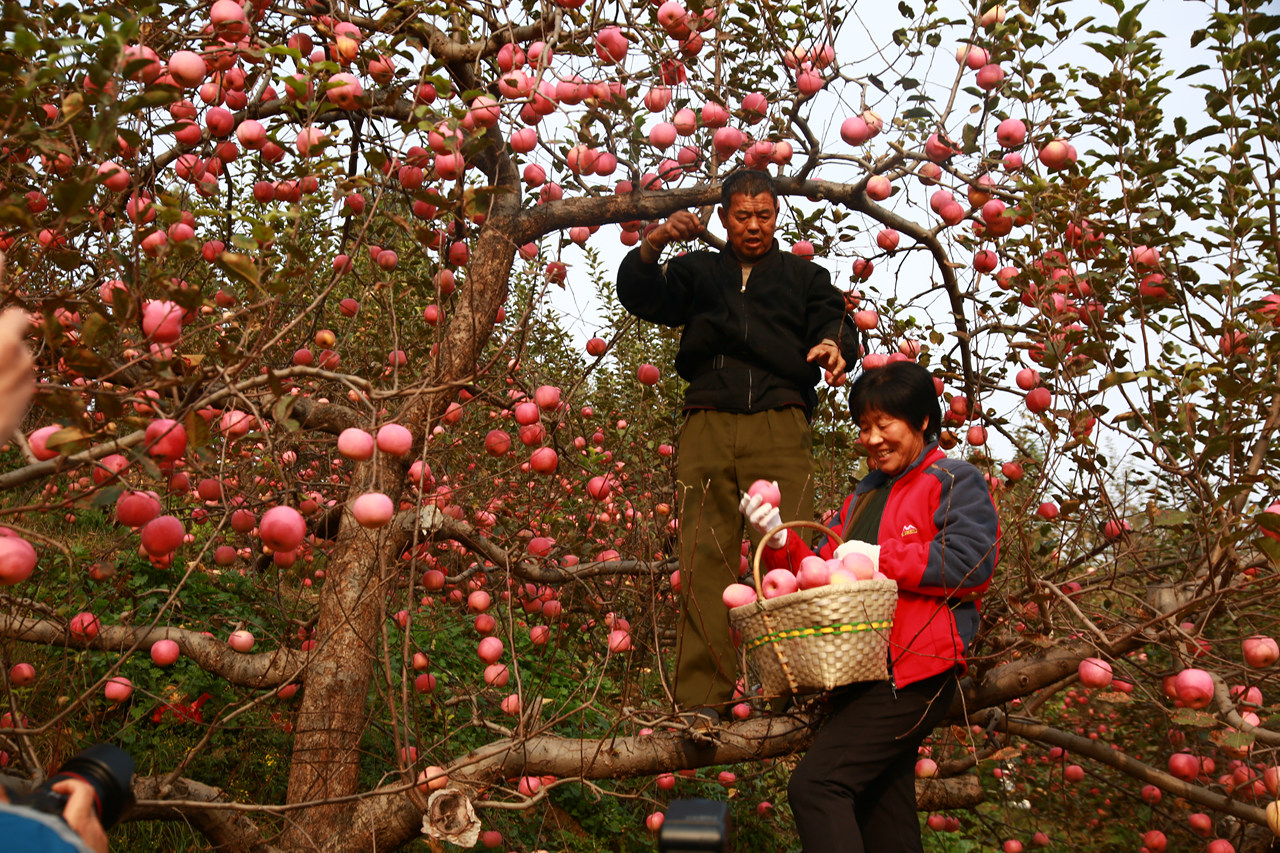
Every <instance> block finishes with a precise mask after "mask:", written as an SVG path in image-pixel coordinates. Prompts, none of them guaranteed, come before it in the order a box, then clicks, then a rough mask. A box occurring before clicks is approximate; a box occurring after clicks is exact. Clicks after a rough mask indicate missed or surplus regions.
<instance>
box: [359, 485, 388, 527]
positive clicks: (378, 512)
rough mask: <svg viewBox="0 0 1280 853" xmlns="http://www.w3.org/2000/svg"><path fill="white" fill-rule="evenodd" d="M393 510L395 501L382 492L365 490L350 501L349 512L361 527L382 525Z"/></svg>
mask: <svg viewBox="0 0 1280 853" xmlns="http://www.w3.org/2000/svg"><path fill="white" fill-rule="evenodd" d="M395 511H396V507H395V503H394V502H393V501H392V500H391V498H389V497H387V496H386V495H384V494H383V493H382V492H366V493H365V494H363V495H361V496H360V497H358V498H356V499H355V500H354V501H352V503H351V514H352V515H353V516H355V519H356V522H357V523H358V524H359V525H360V526H361V527H367V528H378V527H382V526H384V525H386V523H387V522H388V521H390V520H391V517H392V516H393V515H395Z"/></svg>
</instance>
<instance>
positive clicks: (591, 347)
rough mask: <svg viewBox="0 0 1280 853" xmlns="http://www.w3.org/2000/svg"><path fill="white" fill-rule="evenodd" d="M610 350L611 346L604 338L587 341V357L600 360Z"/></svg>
mask: <svg viewBox="0 0 1280 853" xmlns="http://www.w3.org/2000/svg"><path fill="white" fill-rule="evenodd" d="M608 349H609V344H608V343H607V342H606V341H605V339H604V338H592V339H591V340H589V341H587V355H591V356H595V357H597V358H599V357H600V356H602V355H604V354H605V352H606V351H607V350H608Z"/></svg>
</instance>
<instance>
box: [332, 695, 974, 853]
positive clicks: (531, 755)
mask: <svg viewBox="0 0 1280 853" xmlns="http://www.w3.org/2000/svg"><path fill="white" fill-rule="evenodd" d="M810 725H811V721H810V718H809V717H807V716H805V715H794V716H782V717H761V718H757V719H754V720H746V721H743V722H735V723H727V724H724V725H721V726H719V727H717V728H716V729H714V730H713V731H711V732H708V733H707V734H706V735H704V736H699V738H698V739H695V738H693V737H690V736H688V735H687V734H685V733H683V732H678V731H669V730H663V729H658V730H656V731H654V733H653V734H650V735H644V736H635V737H617V738H604V739H575V738H562V737H556V736H552V735H540V736H535V737H531V738H528V739H517V738H511V739H505V740H501V741H495V742H494V743H490V744H487V745H485V746H483V747H480V748H479V749H476V750H474V751H472V752H471V753H469V754H468V755H466V756H464V757H462V758H459V759H458V760H457V761H455V762H453V764H452V765H451V766H450V767H448V768H447V769H448V771H449V777H450V780H451V784H453V785H457V786H461V787H463V788H464V789H466V788H471V787H474V788H476V789H480V788H487V787H489V786H490V785H491V784H493V783H494V782H496V781H505V780H509V779H514V778H516V777H519V776H541V775H551V776H558V777H561V778H580V779H618V778H625V777H632V776H648V775H656V774H658V773H667V772H671V771H674V770H680V769H686V768H698V767H707V766H711V765H716V764H733V763H738V762H743V761H759V760H761V759H764V758H775V757H780V756H785V755H792V754H794V753H796V752H799V751H802V750H804V749H805V748H807V747H808V745H809V743H810V741H811V740H812V735H813V731H812V729H811V728H810ZM400 787H403V786H400ZM383 791H384V792H385V793H389V794H392V795H391V796H375V797H371V798H369V799H367V800H364V801H363V802H362V803H361V805H360V808H359V809H358V810H357V812H356V816H355V823H354V826H353V827H352V829H351V830H349V831H348V832H346V833H344V834H343V835H342V837H334V838H330V839H329V840H328V841H327V842H326V846H325V849H326V850H330V851H334V853H339V851H352V853H355V851H358V850H364V849H368V846H367V839H368V838H370V837H376V838H379V839H388V840H389V841H390V842H393V843H404V842H406V841H408V840H409V839H411V838H412V837H413V836H414V835H416V834H417V833H418V831H419V828H420V826H421V822H422V804H421V803H420V802H418V800H419V799H421V798H420V796H419V795H416V794H414V793H409V794H405V793H403V792H401V791H399V790H398V789H383ZM374 793H378V792H374ZM916 796H917V802H918V805H919V808H921V809H922V810H929V811H932V810H935V809H948V808H969V807H972V806H975V805H977V804H978V803H979V802H981V801H982V789H981V786H980V784H979V783H978V779H977V778H976V777H975V776H973V775H966V776H960V777H955V778H952V779H934V780H922V781H921V782H918V783H917V785H916ZM362 844H363V845H364V846H361V845H362ZM330 845H332V846H330Z"/></svg>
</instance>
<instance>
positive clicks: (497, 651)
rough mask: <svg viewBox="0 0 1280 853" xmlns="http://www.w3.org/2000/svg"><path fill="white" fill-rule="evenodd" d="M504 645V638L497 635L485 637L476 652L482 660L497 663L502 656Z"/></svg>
mask: <svg viewBox="0 0 1280 853" xmlns="http://www.w3.org/2000/svg"><path fill="white" fill-rule="evenodd" d="M502 651H503V645H502V640H499V639H498V638H497V637H485V638H484V639H483V640H481V641H480V644H479V645H478V646H476V654H478V655H479V656H480V660H482V661H484V662H485V663H497V662H498V658H500V657H502Z"/></svg>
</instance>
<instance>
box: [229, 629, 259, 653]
mask: <svg viewBox="0 0 1280 853" xmlns="http://www.w3.org/2000/svg"><path fill="white" fill-rule="evenodd" d="M253 644H254V638H253V634H251V633H250V632H248V631H232V632H231V635H230V636H228V637H227V645H228V646H230V647H231V648H233V649H235V650H236V651H238V652H247V651H249V650H250V649H252V648H253Z"/></svg>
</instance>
